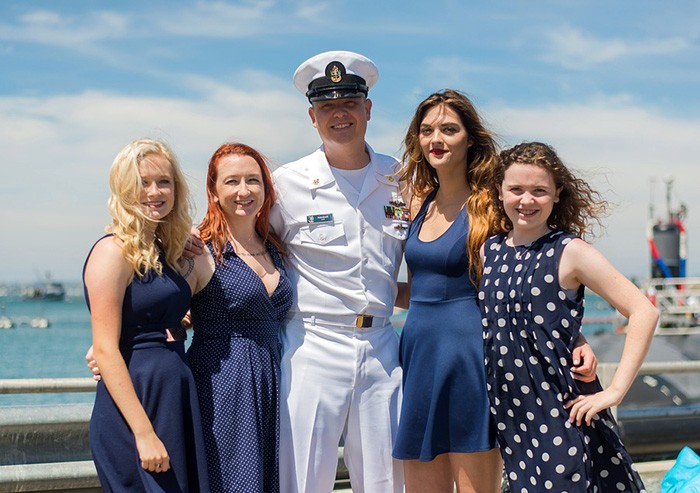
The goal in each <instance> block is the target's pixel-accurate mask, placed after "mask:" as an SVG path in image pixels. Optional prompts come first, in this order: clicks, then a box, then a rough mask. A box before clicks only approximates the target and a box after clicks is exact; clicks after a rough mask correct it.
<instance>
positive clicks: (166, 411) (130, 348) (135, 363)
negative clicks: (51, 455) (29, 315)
mask: <svg viewBox="0 0 700 493" xmlns="http://www.w3.org/2000/svg"><path fill="white" fill-rule="evenodd" d="M91 253H92V252H91ZM161 262H162V263H163V275H162V276H159V275H158V274H157V273H156V272H154V271H150V272H149V273H148V274H146V275H145V276H144V277H143V278H138V277H134V279H133V281H132V282H131V284H129V286H127V288H126V292H125V294H124V302H123V305H122V329H121V336H120V339H119V349H120V351H121V353H122V356H123V357H124V360H125V361H126V365H127V368H128V369H129V376H130V377H131V380H132V382H133V384H134V390H136V395H137V396H138V398H139V401H141V404H142V405H143V408H144V410H145V411H146V414H147V415H148V417H149V419H150V420H151V423H152V424H153V429H154V430H155V432H156V435H158V438H160V440H161V441H162V442H163V445H165V449H166V450H167V451H168V455H169V456H170V470H168V471H167V472H160V473H155V472H148V471H146V470H145V469H143V468H142V467H141V461H140V460H139V454H138V452H137V450H136V442H135V440H134V435H133V433H132V432H131V429H130V428H129V425H128V424H127V423H126V421H125V420H124V418H123V417H122V415H121V413H120V412H119V409H118V408H117V406H116V404H115V403H114V401H113V400H112V397H111V396H110V395H109V392H108V391H107V387H106V386H105V383H104V380H101V381H99V382H98V383H97V391H96V393H95V405H94V407H93V410H92V417H91V419H90V448H91V450H92V456H93V459H94V461H95V467H96V468H97V474H98V476H99V478H100V483H101V485H102V489H103V491H105V492H117V493H123V492H127V491H128V492H135V493H138V492H148V493H155V492H167V493H171V492H172V493H178V492H192V493H195V492H206V491H209V486H208V480H207V466H206V462H205V451H204V439H203V436H202V425H201V422H200V415H199V402H198V400H197V392H196V390H195V383H194V379H193V378H192V372H191V371H190V368H189V366H188V365H187V361H186V357H185V346H184V343H183V342H179V343H166V342H165V340H166V333H165V329H166V328H169V327H176V326H179V325H180V321H181V320H182V317H183V316H184V315H185V313H186V312H187V309H188V308H189V302H190V296H191V293H190V287H189V285H188V284H187V281H185V279H184V278H183V277H182V276H181V275H180V274H178V273H177V272H175V271H174V270H173V269H171V268H170V267H168V265H167V264H165V261H164V259H163V258H161ZM84 275H85V271H84V269H83V276H84ZM96 295H97V294H95V293H93V296H96ZM85 299H86V301H87V304H88V308H89V307H90V298H89V297H88V292H87V288H85Z"/></svg>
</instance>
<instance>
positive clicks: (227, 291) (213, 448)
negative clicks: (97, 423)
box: [187, 244, 292, 493]
mask: <svg viewBox="0 0 700 493" xmlns="http://www.w3.org/2000/svg"><path fill="white" fill-rule="evenodd" d="M208 246H209V249H210V251H211V245H208ZM267 248H268V251H269V252H270V254H271V255H272V258H273V260H274V261H275V265H276V266H277V269H278V270H279V271H280V280H279V284H278V286H277V288H276V289H275V291H274V292H273V294H272V296H268V294H267V291H266V290H265V286H264V285H263V283H262V281H261V279H260V278H259V277H258V276H257V274H255V272H253V271H252V270H251V269H250V268H249V267H248V265H247V264H246V263H245V262H244V261H243V260H242V259H241V258H239V257H238V256H237V255H236V254H235V253H234V252H233V250H232V248H231V247H230V245H227V247H226V249H225V250H224V261H223V263H222V264H220V265H217V267H216V270H215V272H214V276H213V277H212V279H211V281H210V282H209V284H207V286H206V287H205V288H204V289H203V290H202V291H200V292H199V293H197V294H196V295H195V296H194V297H193V298H192V308H191V310H192V319H193V325H194V337H193V340H192V345H191V346H190V349H189V351H188V353H187V354H188V357H189V359H190V366H191V367H192V373H193V374H194V377H195V382H196V384H197V392H198V394H199V402H200V408H201V413H202V425H203V428H204V442H205V443H204V444H205V448H206V451H207V466H208V470H209V483H210V487H211V491H212V492H229V491H245V492H260V493H263V492H269V491H278V490H279V466H278V448H279V381H280V354H281V348H280V342H279V331H280V327H281V322H282V319H283V318H284V316H285V314H286V312H287V310H288V309H289V307H290V306H291V302H292V288H291V285H290V283H289V280H288V279H287V277H286V274H285V272H284V268H283V265H282V261H281V259H280V256H279V254H278V252H277V250H276V249H275V248H274V247H273V246H272V245H271V244H268V245H267Z"/></svg>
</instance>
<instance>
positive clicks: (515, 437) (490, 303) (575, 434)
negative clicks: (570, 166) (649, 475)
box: [479, 231, 644, 493]
mask: <svg viewBox="0 0 700 493" xmlns="http://www.w3.org/2000/svg"><path fill="white" fill-rule="evenodd" d="M505 237H506V235H505V234H502V235H498V236H495V237H493V238H491V239H489V240H488V241H487V243H486V247H485V248H484V252H485V253H486V260H485V264H484V277H483V279H482V282H481V286H480V292H479V300H480V301H479V303H480V306H481V310H482V324H483V326H484V362H485V365H486V375H487V382H488V389H489V399H490V401H491V414H492V415H493V416H494V420H495V423H496V430H497V437H498V441H499V444H500V448H501V451H502V455H503V459H504V463H505V467H506V470H507V472H508V478H509V482H510V487H511V491H514V492H515V491H518V492H540V491H553V492H558V493H561V492H563V491H567V492H570V493H572V492H588V491H601V492H610V491H628V492H636V493H639V492H642V491H644V485H643V484H642V481H641V479H640V477H639V474H638V473H637V472H636V471H635V470H634V468H633V465H632V460H631V458H630V456H629V454H628V453H627V451H626V450H625V449H624V447H623V445H622V443H621V442H620V439H619V437H618V435H617V432H616V425H615V423H614V420H613V418H612V416H611V415H610V413H609V412H608V411H607V410H606V411H604V412H603V413H600V415H599V416H600V418H601V419H597V420H594V421H593V422H592V425H591V426H587V425H585V424H584V425H582V426H580V427H579V426H576V425H571V424H570V423H569V421H568V417H569V415H568V412H567V410H566V409H564V403H565V402H567V401H568V400H570V399H571V398H572V397H575V396H576V395H579V394H581V393H590V392H596V391H598V390H600V387H599V384H597V382H596V383H594V384H581V383H580V382H576V381H574V380H573V378H572V377H571V374H570V372H569V368H570V366H571V361H572V358H571V348H572V347H573V343H574V342H575V340H576V338H577V337H578V335H579V333H580V327H581V319H582V317H583V288H581V289H580V290H578V291H577V292H575V293H567V292H566V291H565V290H563V289H562V288H561V286H559V282H558V279H557V265H558V261H559V258H560V257H561V252H562V250H563V248H564V246H565V245H566V244H567V243H568V242H570V241H571V240H572V239H573V238H575V237H574V236H573V235H568V234H565V233H563V232H561V231H554V232H551V233H549V234H547V235H545V236H543V237H541V238H540V239H538V240H536V241H534V242H533V243H531V244H530V245H528V246H527V252H526V253H525V254H523V255H516V250H515V249H514V248H513V247H510V246H507V245H506V244H505ZM519 248H520V251H521V253H522V249H523V247H519Z"/></svg>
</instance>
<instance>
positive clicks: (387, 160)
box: [373, 152, 400, 173]
mask: <svg viewBox="0 0 700 493" xmlns="http://www.w3.org/2000/svg"><path fill="white" fill-rule="evenodd" d="M373 160H374V162H375V164H376V166H377V169H378V170H380V171H381V172H387V173H396V172H397V171H398V170H399V167H400V163H399V160H398V159H396V158H395V157H394V156H389V155H388V154H379V153H376V152H375V153H374V156H373Z"/></svg>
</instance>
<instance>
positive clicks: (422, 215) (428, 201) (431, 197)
mask: <svg viewBox="0 0 700 493" xmlns="http://www.w3.org/2000/svg"><path fill="white" fill-rule="evenodd" d="M438 188H439V187H438ZM438 188H435V189H433V191H431V192H430V193H429V194H428V196H427V197H426V198H425V202H423V205H422V206H421V210H420V212H419V214H418V217H419V218H420V225H419V226H418V231H416V239H417V240H418V241H419V242H420V243H423V244H426V245H429V244H431V243H435V242H436V241H438V240H440V239H441V238H442V237H443V236H445V235H446V234H447V233H448V232H449V231H450V230H451V229H452V228H453V227H454V225H455V224H456V223H457V220H458V219H459V218H460V217H462V213H463V211H464V210H465V208H466V203H464V204H462V207H461V208H460V209H459V212H458V213H457V217H455V219H454V221H452V222H451V223H450V225H449V226H448V227H447V229H445V231H443V232H442V233H440V235H439V236H437V237H436V238H433V239H432V240H422V239H421V237H420V232H421V230H422V229H423V223H424V222H425V217H426V216H427V215H428V207H430V204H431V203H432V202H433V200H435V196H436V195H437V191H438ZM417 219H418V218H416V220H417Z"/></svg>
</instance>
